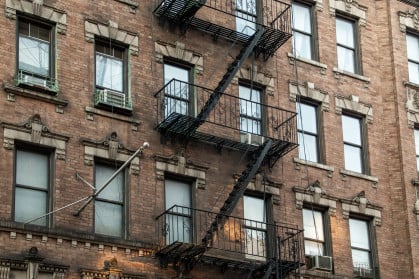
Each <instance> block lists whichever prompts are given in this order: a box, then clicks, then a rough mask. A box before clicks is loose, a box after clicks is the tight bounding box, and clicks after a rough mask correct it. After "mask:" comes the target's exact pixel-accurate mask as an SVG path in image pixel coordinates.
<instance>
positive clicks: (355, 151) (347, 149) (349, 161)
mask: <svg viewBox="0 0 419 279" xmlns="http://www.w3.org/2000/svg"><path fill="white" fill-rule="evenodd" d="M344 154H345V155H344V156H345V169H347V170H350V171H354V172H359V173H362V152H361V148H359V147H354V146H351V145H347V144H345V146H344Z"/></svg>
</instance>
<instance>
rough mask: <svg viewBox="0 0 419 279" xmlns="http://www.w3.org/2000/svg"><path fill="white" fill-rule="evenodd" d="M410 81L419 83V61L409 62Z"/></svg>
mask: <svg viewBox="0 0 419 279" xmlns="http://www.w3.org/2000/svg"><path fill="white" fill-rule="evenodd" d="M409 81H410V82H413V83H416V84H419V63H413V62H409Z"/></svg>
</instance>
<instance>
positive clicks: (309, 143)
mask: <svg viewBox="0 0 419 279" xmlns="http://www.w3.org/2000/svg"><path fill="white" fill-rule="evenodd" d="M298 152H299V158H300V159H302V160H307V161H311V162H317V161H318V152H317V137H316V136H312V135H307V134H303V133H298Z"/></svg>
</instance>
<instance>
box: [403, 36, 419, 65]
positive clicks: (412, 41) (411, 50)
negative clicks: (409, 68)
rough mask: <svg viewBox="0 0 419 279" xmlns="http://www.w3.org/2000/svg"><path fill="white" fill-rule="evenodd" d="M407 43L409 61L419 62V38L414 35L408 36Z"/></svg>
mask: <svg viewBox="0 0 419 279" xmlns="http://www.w3.org/2000/svg"><path fill="white" fill-rule="evenodd" d="M406 43H407V57H408V58H409V60H414V61H417V62H419V38H418V37H416V36H414V35H410V34H407V35H406Z"/></svg>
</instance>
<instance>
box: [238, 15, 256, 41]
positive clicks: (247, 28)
mask: <svg viewBox="0 0 419 279" xmlns="http://www.w3.org/2000/svg"><path fill="white" fill-rule="evenodd" d="M236 15H237V16H236V31H237V32H240V33H243V34H246V35H249V36H251V35H253V34H254V33H255V31H256V23H255V22H256V17H255V16H251V15H249V14H245V13H242V12H236Z"/></svg>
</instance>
